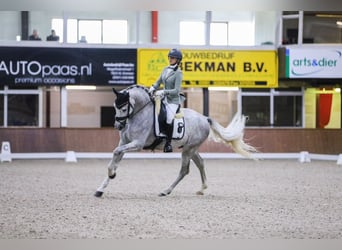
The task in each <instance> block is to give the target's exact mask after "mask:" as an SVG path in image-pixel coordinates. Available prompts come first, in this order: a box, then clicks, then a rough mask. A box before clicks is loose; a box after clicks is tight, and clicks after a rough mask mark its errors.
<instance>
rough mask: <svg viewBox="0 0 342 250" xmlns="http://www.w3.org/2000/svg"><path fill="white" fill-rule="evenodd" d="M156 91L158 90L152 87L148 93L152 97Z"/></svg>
mask: <svg viewBox="0 0 342 250" xmlns="http://www.w3.org/2000/svg"><path fill="white" fill-rule="evenodd" d="M155 90H156V89H155V88H154V87H153V86H151V88H150V89H149V90H148V93H150V94H151V95H152V94H153V92H154V91H155Z"/></svg>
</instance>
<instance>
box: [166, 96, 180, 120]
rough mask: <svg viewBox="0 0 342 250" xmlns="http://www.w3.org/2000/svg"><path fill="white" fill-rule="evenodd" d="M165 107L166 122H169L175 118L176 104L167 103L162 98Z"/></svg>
mask: <svg viewBox="0 0 342 250" xmlns="http://www.w3.org/2000/svg"><path fill="white" fill-rule="evenodd" d="M164 104H165V108H166V123H167V124H171V123H172V120H173V119H174V118H175V115H176V112H177V109H178V104H173V103H167V101H166V100H164Z"/></svg>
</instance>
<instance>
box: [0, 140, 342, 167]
mask: <svg viewBox="0 0 342 250" xmlns="http://www.w3.org/2000/svg"><path fill="white" fill-rule="evenodd" d="M200 154H201V156H202V158H203V159H245V157H243V156H241V155H239V154H236V153H200ZM252 155H253V156H254V157H255V158H256V159H265V160H266V159H279V160H289V159H294V160H298V161H299V162H301V163H305V162H310V161H311V160H320V161H336V164H337V165H342V154H339V155H329V154H312V153H309V152H307V151H301V152H298V153H254V154H252ZM112 156H113V154H112V153H106V152H103V153H101V152H96V153H94V152H75V151H67V152H49V153H12V152H11V147H10V143H9V142H2V147H1V154H0V159H1V162H11V161H12V160H20V159H27V160H30V159H64V161H65V162H77V159H111V158H112ZM124 158H126V159H180V158H181V153H178V152H175V153H167V154H165V153H154V152H150V153H148V152H138V153H126V154H125V155H124Z"/></svg>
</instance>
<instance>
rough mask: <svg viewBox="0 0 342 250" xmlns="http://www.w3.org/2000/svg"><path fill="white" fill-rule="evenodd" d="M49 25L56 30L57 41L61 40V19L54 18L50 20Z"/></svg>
mask: <svg viewBox="0 0 342 250" xmlns="http://www.w3.org/2000/svg"><path fill="white" fill-rule="evenodd" d="M51 27H52V29H54V30H55V31H56V35H57V36H59V42H60V43H61V42H63V37H64V36H63V19H59V18H54V19H52V21H51Z"/></svg>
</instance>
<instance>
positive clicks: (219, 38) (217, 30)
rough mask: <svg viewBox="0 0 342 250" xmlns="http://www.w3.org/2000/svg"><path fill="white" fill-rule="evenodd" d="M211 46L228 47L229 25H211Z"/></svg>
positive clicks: (222, 23) (220, 23)
mask: <svg viewBox="0 0 342 250" xmlns="http://www.w3.org/2000/svg"><path fill="white" fill-rule="evenodd" d="M210 45H221V46H225V45H228V23H224V22H213V23H211V24H210Z"/></svg>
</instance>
